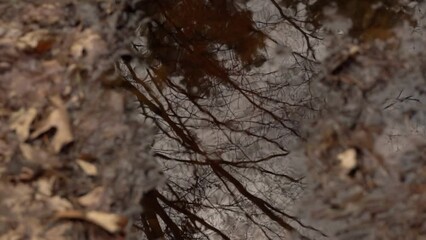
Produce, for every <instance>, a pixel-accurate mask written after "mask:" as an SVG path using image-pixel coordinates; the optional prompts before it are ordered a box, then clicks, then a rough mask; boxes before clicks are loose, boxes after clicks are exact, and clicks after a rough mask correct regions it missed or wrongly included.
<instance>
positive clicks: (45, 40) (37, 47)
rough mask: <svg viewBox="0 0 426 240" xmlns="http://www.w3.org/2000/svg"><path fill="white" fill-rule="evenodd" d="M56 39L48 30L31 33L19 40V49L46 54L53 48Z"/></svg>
mask: <svg viewBox="0 0 426 240" xmlns="http://www.w3.org/2000/svg"><path fill="white" fill-rule="evenodd" d="M53 43H54V38H53V37H52V35H51V34H50V33H49V32H48V31H47V30H46V29H39V30H35V31H32V32H29V33H27V34H25V35H24V36H22V37H21V38H19V40H18V42H17V44H16V45H17V47H18V48H19V49H21V50H24V51H34V52H37V53H45V52H47V51H49V50H50V49H51V48H52V45H53Z"/></svg>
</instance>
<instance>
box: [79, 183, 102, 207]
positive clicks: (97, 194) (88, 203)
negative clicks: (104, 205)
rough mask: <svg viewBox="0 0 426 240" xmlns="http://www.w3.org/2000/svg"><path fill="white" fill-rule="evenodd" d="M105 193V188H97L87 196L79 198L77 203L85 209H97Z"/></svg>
mask: <svg viewBox="0 0 426 240" xmlns="http://www.w3.org/2000/svg"><path fill="white" fill-rule="evenodd" d="M104 192H105V189H104V188H103V187H97V188H95V189H93V190H92V191H91V192H89V193H87V194H86V195H83V196H81V197H79V198H78V199H77V201H78V203H80V204H81V205H82V206H84V207H95V206H96V205H98V204H99V203H100V201H101V197H102V195H103V194H104Z"/></svg>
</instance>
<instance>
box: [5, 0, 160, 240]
mask: <svg viewBox="0 0 426 240" xmlns="http://www.w3.org/2000/svg"><path fill="white" fill-rule="evenodd" d="M107 4H108V2H107V1H105V6H104V9H103V10H104V11H105V12H108V11H110V12H108V13H109V14H110V15H109V16H114V14H113V13H111V11H114V9H109V8H108V7H109V6H108V5H107ZM94 10H96V9H91V5H90V4H68V3H67V4H66V3H65V1H64V2H62V1H57V2H52V3H44V4H38V3H36V2H35V1H34V2H31V3H28V2H27V3H24V2H14V1H11V2H8V3H2V4H0V15H1V17H0V49H1V53H2V54H1V56H0V79H1V80H0V175H1V181H0V239H23V238H25V239H55V240H58V239H86V238H88V239H120V236H122V233H123V232H125V230H126V229H125V227H126V226H128V224H127V223H128V222H130V221H131V217H132V214H133V213H134V212H137V208H138V206H139V203H138V201H139V199H140V198H141V194H142V193H143V192H144V191H145V190H146V189H147V188H150V187H152V186H153V185H155V183H156V182H158V180H159V175H158V172H155V174H151V171H155V169H156V165H155V164H154V165H152V166H151V165H150V164H151V163H149V158H150V156H149V154H148V149H147V145H149V144H150V141H151V140H150V136H151V135H152V134H151V133H150V130H149V128H148V127H146V126H144V125H143V124H142V123H141V121H140V118H138V115H139V114H138V112H139V111H138V110H137V107H136V105H135V100H134V98H132V96H130V95H129V94H128V93H126V92H124V91H123V90H117V89H115V88H114V87H111V86H110V85H108V81H106V80H108V79H111V82H113V81H114V77H115V75H114V74H111V75H108V77H109V78H108V77H105V76H104V77H98V78H97V79H94V77H93V76H94V75H95V74H96V72H102V71H104V70H105V69H102V70H99V69H95V68H96V67H98V68H100V67H99V66H101V65H102V64H103V63H102V61H101V60H102V59H103V58H106V57H107V56H108V54H110V53H111V52H109V51H110V50H111V49H110V47H109V45H108V44H115V43H111V42H108V40H109V39H108V38H107V37H105V36H104V35H102V34H106V32H100V31H99V29H100V26H98V25H97V24H98V22H97V21H99V19H96V18H97V17H99V18H101V17H102V16H103V15H102V14H103V13H104V12H99V16H96V15H94V14H93V12H91V11H94ZM76 12H78V13H79V14H75V13H76ZM64 16H65V17H64ZM77 21H78V22H83V24H86V27H85V28H84V29H82V28H81V27H80V25H77V24H75V22H77ZM101 29H102V28H101ZM105 29H106V31H107V30H108V28H105ZM105 65H108V64H107V63H105ZM111 65H112V64H111ZM105 71H107V70H105ZM89 73H90V74H94V75H88V74H89ZM106 74H109V73H106ZM101 78H102V81H101V80H99V79H101ZM107 85H108V86H107ZM141 159H142V160H141ZM137 169H146V171H145V174H141V173H140V172H139V171H137ZM149 174H151V175H150V177H147V176H148V175H149ZM135 189H136V190H135ZM70 220H81V221H70ZM88 223H91V224H88ZM108 233H111V234H108ZM127 235H129V234H127Z"/></svg>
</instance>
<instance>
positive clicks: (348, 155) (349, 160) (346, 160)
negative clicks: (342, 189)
mask: <svg viewBox="0 0 426 240" xmlns="http://www.w3.org/2000/svg"><path fill="white" fill-rule="evenodd" d="M337 159H339V160H340V166H341V167H342V168H343V169H345V170H347V171H351V170H352V169H354V168H355V167H356V165H357V159H356V150H355V149H353V148H349V149H347V150H345V151H344V152H342V153H340V154H338V155H337Z"/></svg>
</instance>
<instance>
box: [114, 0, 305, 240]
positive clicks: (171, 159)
mask: <svg viewBox="0 0 426 240" xmlns="http://www.w3.org/2000/svg"><path fill="white" fill-rule="evenodd" d="M140 8H141V9H146V12H147V15H148V16H149V18H148V20H147V23H146V24H145V25H144V26H142V27H141V30H140V32H141V37H142V40H141V41H140V42H135V44H134V48H135V49H136V50H137V51H138V52H139V53H140V54H141V55H142V57H141V58H140V61H142V62H143V63H144V64H145V66H146V67H145V68H143V70H141V66H140V65H137V64H136V65H135V64H134V63H133V62H132V61H131V60H129V59H124V61H123V62H122V64H121V65H120V66H121V68H122V69H123V73H124V74H125V76H126V78H127V79H128V80H129V81H128V82H126V83H125V85H126V88H127V89H129V90H130V91H132V92H133V93H134V94H135V95H136V96H137V97H138V100H139V102H140V103H141V109H142V112H143V115H144V117H146V118H147V119H150V120H152V121H153V122H154V124H156V125H157V127H158V129H159V130H160V133H159V135H158V136H159V138H158V141H156V143H155V144H154V151H155V156H156V157H157V158H158V159H159V160H160V161H161V163H162V164H163V166H164V171H165V173H166V176H168V181H167V184H166V186H165V187H164V188H163V189H158V190H153V191H151V192H149V193H148V194H146V196H145V198H144V200H143V201H142V205H143V207H144V209H145V211H144V214H143V215H142V226H141V227H142V229H143V230H144V232H145V233H146V235H147V237H148V238H149V239H156V238H158V237H161V236H163V235H166V236H168V237H169V238H170V239H192V238H198V237H202V236H203V235H204V237H205V238H208V236H209V235H211V234H212V233H215V234H216V235H219V236H221V237H222V238H224V239H230V238H232V236H241V235H242V234H250V235H253V234H258V236H262V238H283V237H285V235H286V233H287V232H294V231H296V230H295V229H296V228H305V229H309V228H310V227H308V226H304V225H303V224H302V223H301V222H300V221H299V220H298V219H297V218H295V217H294V216H291V215H289V214H288V213H286V211H285V207H286V203H288V201H289V199H290V198H292V197H294V196H292V195H294V194H296V192H297V191H294V190H292V189H294V188H295V187H296V188H300V180H299V179H297V178H295V177H292V176H290V175H289V174H287V173H286V169H285V167H284V165H285V164H284V163H282V162H283V161H284V160H285V157H286V156H287V155H288V154H289V150H288V149H287V147H286V143H287V142H288V141H289V139H294V138H299V133H298V130H297V122H295V121H294V120H292V116H293V115H296V114H299V113H300V112H302V111H303V109H309V104H308V102H307V101H306V100H305V101H294V100H292V99H290V98H288V92H289V91H290V90H291V89H292V88H294V87H297V86H294V84H292V83H290V82H289V81H286V80H285V79H284V76H283V75H282V74H281V73H276V72H266V73H264V72H261V71H258V70H256V68H255V67H256V66H261V65H262V64H261V62H260V63H259V61H262V58H263V57H262V54H261V52H264V49H263V48H264V47H265V40H266V39H267V35H266V34H265V33H264V32H262V31H260V30H258V29H257V28H256V26H255V24H254V20H253V19H252V13H251V12H250V11H249V10H247V9H246V8H244V7H243V6H241V5H239V6H237V5H236V4H235V2H234V1H227V0H215V1H199V0H181V1H168V0H164V1H155V2H153V1H143V2H142V5H141V6H140ZM296 26H297V25H296ZM298 30H300V31H303V30H302V29H301V28H300V27H298ZM250 69H251V70H250ZM298 84H300V83H298ZM274 163H275V165H276V164H277V163H280V164H279V165H278V166H274ZM160 219H161V220H160ZM244 226H245V228H243V227H244ZM237 230H238V231H239V232H236V231H237Z"/></svg>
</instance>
